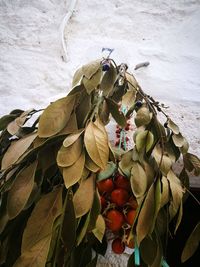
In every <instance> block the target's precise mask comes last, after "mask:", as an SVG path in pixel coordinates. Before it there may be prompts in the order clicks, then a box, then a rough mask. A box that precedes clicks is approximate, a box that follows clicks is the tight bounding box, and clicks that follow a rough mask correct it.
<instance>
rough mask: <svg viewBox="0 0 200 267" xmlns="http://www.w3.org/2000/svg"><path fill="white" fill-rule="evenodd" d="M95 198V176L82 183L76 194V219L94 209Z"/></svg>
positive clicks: (74, 200)
mask: <svg viewBox="0 0 200 267" xmlns="http://www.w3.org/2000/svg"><path fill="white" fill-rule="evenodd" d="M93 198H94V175H91V176H90V177H89V178H87V179H86V180H84V181H82V182H81V184H80V186H79V188H78V190H77V191H76V193H75V194H74V198H73V203H74V210H75V214H76V218H79V217H81V216H83V215H85V214H86V213H87V212H88V211H89V210H90V209H91V207H92V203H93Z"/></svg>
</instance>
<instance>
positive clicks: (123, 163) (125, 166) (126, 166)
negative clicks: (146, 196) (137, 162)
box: [119, 149, 134, 177]
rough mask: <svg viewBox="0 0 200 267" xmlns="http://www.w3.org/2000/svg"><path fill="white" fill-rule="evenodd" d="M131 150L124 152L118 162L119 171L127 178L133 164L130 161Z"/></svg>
mask: <svg viewBox="0 0 200 267" xmlns="http://www.w3.org/2000/svg"><path fill="white" fill-rule="evenodd" d="M132 154H133V150H132V149H131V150H129V151H126V152H125V153H124V154H123V155H122V156H121V160H120V162H119V169H120V170H121V171H122V173H123V174H125V175H126V176H127V177H130V176H131V168H132V166H133V164H134V162H133V160H132Z"/></svg>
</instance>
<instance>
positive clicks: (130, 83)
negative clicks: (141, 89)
mask: <svg viewBox="0 0 200 267" xmlns="http://www.w3.org/2000/svg"><path fill="white" fill-rule="evenodd" d="M125 77H126V80H127V81H128V88H129V90H131V91H133V92H136V91H137V87H138V83H137V81H136V79H135V77H134V76H133V75H131V74H129V73H127V72H126V74H125Z"/></svg>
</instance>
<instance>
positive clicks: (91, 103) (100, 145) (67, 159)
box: [0, 59, 200, 267]
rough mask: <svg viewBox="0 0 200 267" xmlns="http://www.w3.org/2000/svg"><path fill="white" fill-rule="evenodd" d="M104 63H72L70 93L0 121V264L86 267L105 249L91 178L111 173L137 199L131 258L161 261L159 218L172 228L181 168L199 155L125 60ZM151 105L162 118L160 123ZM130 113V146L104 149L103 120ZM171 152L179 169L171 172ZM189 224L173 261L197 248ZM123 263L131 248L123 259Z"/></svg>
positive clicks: (182, 182)
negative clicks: (135, 248)
mask: <svg viewBox="0 0 200 267" xmlns="http://www.w3.org/2000/svg"><path fill="white" fill-rule="evenodd" d="M107 61H108V63H109V69H107V71H102V64H103V63H102V61H101V60H96V61H94V62H91V63H89V64H87V65H85V66H83V67H82V68H80V69H79V70H78V71H77V72H76V73H75V75H74V78H73V87H72V89H71V91H70V93H69V94H68V95H67V96H66V97H64V98H61V99H58V100H57V101H55V102H53V103H51V104H50V105H49V106H48V107H47V108H46V109H45V110H44V111H43V112H42V113H41V115H39V117H38V118H36V119H35V121H34V122H32V121H33V118H35V116H36V115H37V113H38V112H41V110H39V111H38V110H29V111H23V110H13V111H12V112H11V113H10V114H8V115H5V116H4V117H2V118H1V119H0V130H1V135H0V160H1V172H0V194H1V195H0V266H6V267H9V266H14V267H17V266H20V267H25V266H40V267H42V266H46V267H55V266H70V267H73V266H74V267H85V266H96V262H97V257H98V255H99V254H102V255H104V254H105V252H106V232H105V230H106V227H105V217H104V216H102V214H101V202H100V195H99V192H98V189H97V181H102V180H104V179H106V178H108V177H114V176H115V174H116V172H120V173H121V174H123V175H124V176H126V178H127V179H129V181H130V190H132V191H131V192H132V193H131V194H132V195H133V196H134V197H135V198H136V201H137V211H136V217H135V220H134V223H133V225H132V228H131V235H132V237H134V239H135V240H136V243H137V245H138V247H139V251H140V252H141V253H140V255H141V264H142V266H146V265H148V266H152V267H153V266H156V267H158V266H161V261H162V258H163V257H164V256H165V255H163V253H164V251H165V244H166V240H165V238H166V236H168V235H169V223H170V222H171V221H174V223H175V228H174V231H175V232H176V230H177V228H178V226H179V224H180V222H181V218H182V202H183V197H184V196H185V193H186V191H188V189H189V188H188V184H189V182H188V179H189V178H188V172H193V173H194V174H195V175H199V173H200V160H199V158H198V157H197V156H195V155H193V154H191V153H189V152H188V143H187V141H186V139H185V138H184V137H183V136H182V134H181V132H180V130H179V127H178V126H177V125H176V124H175V123H174V122H173V121H172V120H171V119H170V118H169V117H168V116H167V115H166V114H165V112H164V111H163V108H162V105H160V104H159V103H158V102H156V101H155V100H154V99H153V98H152V97H150V96H148V95H146V94H145V93H144V92H143V90H142V89H141V87H140V86H139V84H138V83H137V81H136V80H135V78H134V76H133V75H131V74H130V73H128V72H127V66H126V65H125V64H121V65H120V66H117V65H116V64H115V62H114V61H113V60H112V59H107ZM119 102H121V103H122V105H125V106H126V108H127V111H126V113H123V112H122V111H121V110H120V109H119V107H118V103H119ZM138 103H140V104H138ZM158 112H160V113H162V114H163V115H164V116H165V117H166V122H165V124H164V126H163V125H162V124H161V123H160V122H159V120H158V118H157V113H158ZM131 116H132V118H134V121H135V125H136V127H137V129H136V131H135V132H134V135H133V140H134V146H133V147H132V149H130V150H129V151H123V150H122V149H114V148H113V147H112V144H110V142H109V139H108V134H107V131H106V128H105V124H107V123H108V122H109V119H110V117H113V118H114V120H115V121H116V122H117V123H118V124H119V125H120V127H121V128H122V129H123V128H124V127H126V124H127V119H128V118H130V117H131ZM30 125H31V126H30ZM179 158H183V169H182V171H181V172H180V173H175V171H174V168H173V167H174V165H175V163H176V162H177V160H178V159H179ZM198 226H199V225H198ZM198 226H197V228H196V229H195V230H194V232H193V234H192V235H191V236H190V238H189V239H188V241H187V244H186V246H185V248H184V251H183V255H182V260H183V261H185V260H187V259H188V258H189V257H190V256H191V255H192V254H193V253H194V251H195V249H196V248H197V243H198V242H199V240H197V237H196V236H195V234H194V233H196V232H198V233H199V227H198ZM197 230H198V231H197ZM193 241H194V242H193ZM192 242H193V243H195V244H193V243H192ZM133 262H134V256H133V255H131V257H130V259H129V261H128V266H132V265H131V263H133Z"/></svg>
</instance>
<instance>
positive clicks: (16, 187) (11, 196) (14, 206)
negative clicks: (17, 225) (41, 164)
mask: <svg viewBox="0 0 200 267" xmlns="http://www.w3.org/2000/svg"><path fill="white" fill-rule="evenodd" d="M36 168H37V161H35V162H33V163H32V164H31V165H29V166H28V167H25V168H24V169H22V170H21V171H20V172H19V173H18V175H17V176H16V178H15V180H14V182H13V184H12V187H11V189H10V191H9V193H8V200H7V213H8V217H9V219H10V220H11V219H13V218H15V217H16V216H17V215H18V214H19V213H20V212H21V211H22V210H23V209H24V207H25V205H26V203H27V201H28V199H29V197H30V195H31V192H32V190H33V186H34V177H35V171H36Z"/></svg>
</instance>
